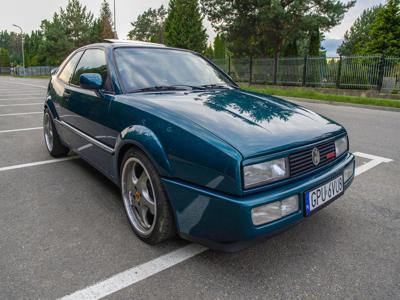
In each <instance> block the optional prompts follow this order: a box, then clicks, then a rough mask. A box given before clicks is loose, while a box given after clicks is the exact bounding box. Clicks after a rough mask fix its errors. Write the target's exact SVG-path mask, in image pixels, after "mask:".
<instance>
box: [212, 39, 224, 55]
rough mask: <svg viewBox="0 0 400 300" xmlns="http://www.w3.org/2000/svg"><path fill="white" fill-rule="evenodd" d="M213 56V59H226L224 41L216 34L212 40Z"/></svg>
mask: <svg viewBox="0 0 400 300" xmlns="http://www.w3.org/2000/svg"><path fill="white" fill-rule="evenodd" d="M214 56H215V58H225V57H226V43H225V39H224V38H223V37H222V36H221V35H220V34H217V36H216V37H215V39H214Z"/></svg>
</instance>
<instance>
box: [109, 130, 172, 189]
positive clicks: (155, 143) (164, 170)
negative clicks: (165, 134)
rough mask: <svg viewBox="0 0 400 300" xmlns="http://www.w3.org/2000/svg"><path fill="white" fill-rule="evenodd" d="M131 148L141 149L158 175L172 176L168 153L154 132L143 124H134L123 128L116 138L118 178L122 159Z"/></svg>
mask: <svg viewBox="0 0 400 300" xmlns="http://www.w3.org/2000/svg"><path fill="white" fill-rule="evenodd" d="M131 148H137V149H139V150H140V151H142V152H143V153H144V154H145V155H146V156H147V157H148V158H149V160H150V161H151V162H152V164H153V166H154V168H155V169H156V170H157V172H158V173H159V175H160V176H167V177H171V176H172V170H171V164H170V162H169V159H168V155H167V153H166V152H165V150H164V147H163V146H162V144H161V142H160V141H159V139H158V138H157V136H156V135H155V133H154V132H152V131H151V130H150V129H149V128H147V127H145V126H142V125H134V126H130V127H128V128H126V129H124V130H123V131H122V132H121V135H120V136H119V137H118V139H117V143H116V146H115V168H116V175H117V176H118V179H119V178H120V172H121V163H122V159H123V157H124V155H125V153H126V152H127V151H128V150H129V149H131ZM118 182H119V180H118Z"/></svg>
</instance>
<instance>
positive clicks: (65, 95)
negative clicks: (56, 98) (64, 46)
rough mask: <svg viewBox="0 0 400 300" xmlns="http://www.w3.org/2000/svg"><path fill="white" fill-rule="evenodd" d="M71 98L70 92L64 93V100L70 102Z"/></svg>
mask: <svg viewBox="0 0 400 300" xmlns="http://www.w3.org/2000/svg"><path fill="white" fill-rule="evenodd" d="M69 97H71V93H70V92H68V91H64V93H63V98H64V99H65V100H66V101H68V100H69Z"/></svg>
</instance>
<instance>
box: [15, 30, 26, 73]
mask: <svg viewBox="0 0 400 300" xmlns="http://www.w3.org/2000/svg"><path fill="white" fill-rule="evenodd" d="M13 26H14V27H17V28H18V29H19V30H20V31H21V41H22V68H23V70H24V75H25V50H24V31H23V30H22V28H21V26H18V25H16V24H13Z"/></svg>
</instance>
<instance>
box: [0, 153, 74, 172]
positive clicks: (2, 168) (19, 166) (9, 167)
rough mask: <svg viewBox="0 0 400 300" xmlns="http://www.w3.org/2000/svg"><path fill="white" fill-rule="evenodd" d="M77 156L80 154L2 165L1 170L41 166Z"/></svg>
mask: <svg viewBox="0 0 400 300" xmlns="http://www.w3.org/2000/svg"><path fill="white" fill-rule="evenodd" d="M77 158H79V157H78V156H70V157H64V158H57V159H50V160H42V161H37V162H32V163H27V164H21V165H13V166H8V167H1V168H0V172H4V171H9V170H15V169H22V168H29V167H35V166H41V165H48V164H54V163H58V162H62V161H68V160H73V159H77Z"/></svg>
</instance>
